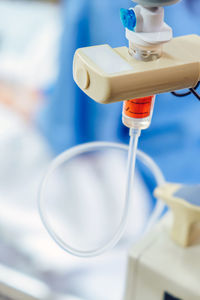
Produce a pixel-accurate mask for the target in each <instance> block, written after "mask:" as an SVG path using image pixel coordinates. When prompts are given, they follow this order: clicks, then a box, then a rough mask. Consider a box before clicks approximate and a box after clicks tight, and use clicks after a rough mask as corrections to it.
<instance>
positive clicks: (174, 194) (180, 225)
mask: <svg viewBox="0 0 200 300" xmlns="http://www.w3.org/2000/svg"><path fill="white" fill-rule="evenodd" d="M154 195H155V197H156V198H159V199H162V200H164V201H165V202H166V203H167V205H168V206H169V207H170V208H171V210H172V212H173V216H174V220H173V226H172V232H171V236H172V239H173V240H174V241H175V242H176V243H178V244H179V245H180V246H182V247H188V246H191V245H193V244H194V243H197V242H199V241H200V228H199V226H198V225H199V224H200V185H194V186H189V185H188V186H187V185H181V184H173V183H167V184H166V185H164V186H160V187H158V188H156V189H155V191H154Z"/></svg>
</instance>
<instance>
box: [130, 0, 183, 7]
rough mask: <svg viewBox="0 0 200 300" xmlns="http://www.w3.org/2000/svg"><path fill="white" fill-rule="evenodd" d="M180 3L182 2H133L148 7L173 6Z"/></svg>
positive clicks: (171, 0)
mask: <svg viewBox="0 0 200 300" xmlns="http://www.w3.org/2000/svg"><path fill="white" fill-rule="evenodd" d="M179 1H180V0H133V2H136V3H138V4H140V5H143V6H148V7H157V6H166V5H172V4H175V3H177V2H179Z"/></svg>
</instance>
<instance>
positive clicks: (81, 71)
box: [76, 67, 90, 90]
mask: <svg viewBox="0 0 200 300" xmlns="http://www.w3.org/2000/svg"><path fill="white" fill-rule="evenodd" d="M76 80H77V82H78V84H79V86H80V87H81V89H83V90H86V89H88V87H89V85H90V77H89V74H88V72H87V70H86V69H85V68H84V67H79V68H77V70H76Z"/></svg>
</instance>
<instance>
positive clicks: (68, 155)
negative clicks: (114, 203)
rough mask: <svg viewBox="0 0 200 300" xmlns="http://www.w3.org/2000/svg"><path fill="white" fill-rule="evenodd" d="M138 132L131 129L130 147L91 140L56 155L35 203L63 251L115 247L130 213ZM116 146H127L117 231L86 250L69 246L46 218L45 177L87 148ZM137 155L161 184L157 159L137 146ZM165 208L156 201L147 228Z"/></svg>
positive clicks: (88, 254) (82, 253)
mask: <svg viewBox="0 0 200 300" xmlns="http://www.w3.org/2000/svg"><path fill="white" fill-rule="evenodd" d="M139 135H140V130H134V129H130V144H129V147H128V146H127V145H124V144H118V143H111V142H93V143H87V144H83V145H79V146H76V147H74V148H71V149H69V150H67V151H65V152H64V153H62V154H61V155H60V156H58V157H57V158H56V159H55V160H54V161H53V162H52V164H51V165H50V167H49V169H48V172H47V174H46V176H45V177H44V179H43V181H42V183H41V186H40V190H39V200H38V206H39V213H40V217H41V220H42V222H43V224H44V226H45V228H46V230H47V231H48V233H49V234H50V236H51V237H52V238H53V240H54V241H55V242H56V243H57V244H58V245H59V246H60V247H61V248H62V249H63V250H65V251H67V252H68V253H70V254H72V255H75V256H79V257H93V256H97V255H100V254H101V253H103V252H105V251H107V250H109V249H110V248H112V247H114V246H115V245H116V244H117V242H118V241H119V240H120V238H121V236H122V235H123V233H124V231H125V228H126V224H127V219H128V213H129V207H130V200H131V197H130V196H131V195H130V194H131V189H132V181H133V177H134V170H135V160H136V150H137V142H138V137H139ZM103 148H104V149H105V148H108V149H118V150H129V151H128V170H127V182H126V193H125V204H124V210H123V214H122V218H121V222H120V225H119V227H118V229H117V231H116V233H115V234H114V235H113V237H112V239H111V240H110V241H109V242H108V243H107V244H106V245H104V246H103V247H100V248H96V249H93V250H89V251H81V250H78V249H75V248H73V247H71V246H70V245H69V244H67V243H65V241H63V240H62V239H61V238H60V237H59V235H58V234H57V233H56V232H55V231H54V230H53V228H52V227H51V225H50V223H49V222H48V217H47V214H46V211H45V189H46V185H47V183H48V179H49V177H50V176H51V174H52V173H53V172H54V170H55V169H56V168H57V167H58V166H60V165H61V164H62V163H64V162H66V161H68V160H70V159H72V158H74V157H76V156H78V155H80V154H83V153H85V152H89V151H95V150H100V149H103ZM137 158H138V159H139V160H140V161H141V162H142V163H143V164H144V165H145V166H146V167H147V168H149V169H150V170H151V172H152V173H153V174H154V176H155V179H156V182H157V184H158V185H163V184H164V183H165V179H164V176H163V174H162V172H161V170H160V169H159V167H158V166H157V165H156V163H155V162H154V161H153V160H152V159H151V158H150V157H149V156H148V155H147V154H145V153H144V152H142V151H139V150H137ZM164 208H165V205H164V204H163V203H162V202H161V201H157V204H156V206H155V209H154V211H153V213H152V215H151V217H150V220H149V222H148V225H147V228H146V231H148V230H149V229H150V228H151V226H152V225H154V224H155V223H156V221H157V220H158V218H159V217H160V216H161V214H162V212H163V210H164Z"/></svg>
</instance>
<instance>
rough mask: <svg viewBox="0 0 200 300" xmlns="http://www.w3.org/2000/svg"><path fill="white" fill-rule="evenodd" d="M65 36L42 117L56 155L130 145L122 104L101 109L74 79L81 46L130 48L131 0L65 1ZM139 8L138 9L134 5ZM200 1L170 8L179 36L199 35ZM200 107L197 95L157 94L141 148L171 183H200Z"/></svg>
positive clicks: (170, 21) (169, 20)
mask: <svg viewBox="0 0 200 300" xmlns="http://www.w3.org/2000/svg"><path fill="white" fill-rule="evenodd" d="M62 6H63V9H62V13H63V28H64V30H63V36H62V41H61V51H60V72H59V76H58V80H57V82H56V84H55V88H54V91H53V94H52V95H51V97H50V98H49V100H48V102H47V106H46V107H45V108H44V109H43V110H42V111H41V113H40V116H39V126H40V129H41V131H42V132H43V134H44V135H45V136H46V138H47V139H48V141H49V143H50V145H51V146H52V148H53V150H54V152H55V153H56V154H58V153H60V152H62V151H64V150H66V149H67V148H69V147H71V146H73V145H76V144H80V143H84V142H90V141H96V140H108V141H118V142H119V141H120V142H125V143H127V142H128V139H129V136H128V129H127V128H125V127H124V126H123V125H122V122H121V109H122V103H115V104H109V105H100V104H98V103H95V102H94V101H93V100H91V99H89V98H88V97H87V96H86V95H85V94H84V93H83V92H82V91H81V90H80V89H79V88H78V87H77V85H76V84H75V82H74V81H73V77H72V62H73V56H74V53H75V51H76V49H77V48H80V47H86V46H91V45H97V44H106V43H107V44H109V45H111V46H112V47H119V46H123V45H127V43H128V42H127V40H126V39H125V33H124V28H123V26H122V24H121V22H120V8H128V7H130V6H131V2H130V0H66V1H63V2H62ZM133 6H134V5H133ZM199 16H200V1H199V0H183V1H181V2H179V3H178V4H176V5H172V6H169V7H166V8H165V21H166V22H167V23H168V24H169V25H170V26H171V27H172V28H173V31H174V36H179V35H186V34H194V33H195V34H200V17H199ZM199 128H200V103H199V102H198V101H197V100H196V99H195V98H194V96H192V95H191V96H188V97H185V98H176V97H174V96H173V95H172V94H169V93H168V94H163V95H159V96H157V100H156V104H155V109H154V115H153V119H152V124H151V127H150V128H149V129H148V130H145V131H143V132H142V136H141V139H140V144H139V147H140V148H141V149H142V150H143V151H145V152H146V153H148V154H149V155H150V156H152V157H153V158H154V159H155V161H156V162H157V163H158V165H159V166H160V167H161V169H162V170H163V172H164V174H165V176H166V178H167V180H168V181H175V182H187V183H189V182H199V180H200V175H199V169H200V165H199V164H200V163H199V162H198V161H199V154H200V130H199Z"/></svg>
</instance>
